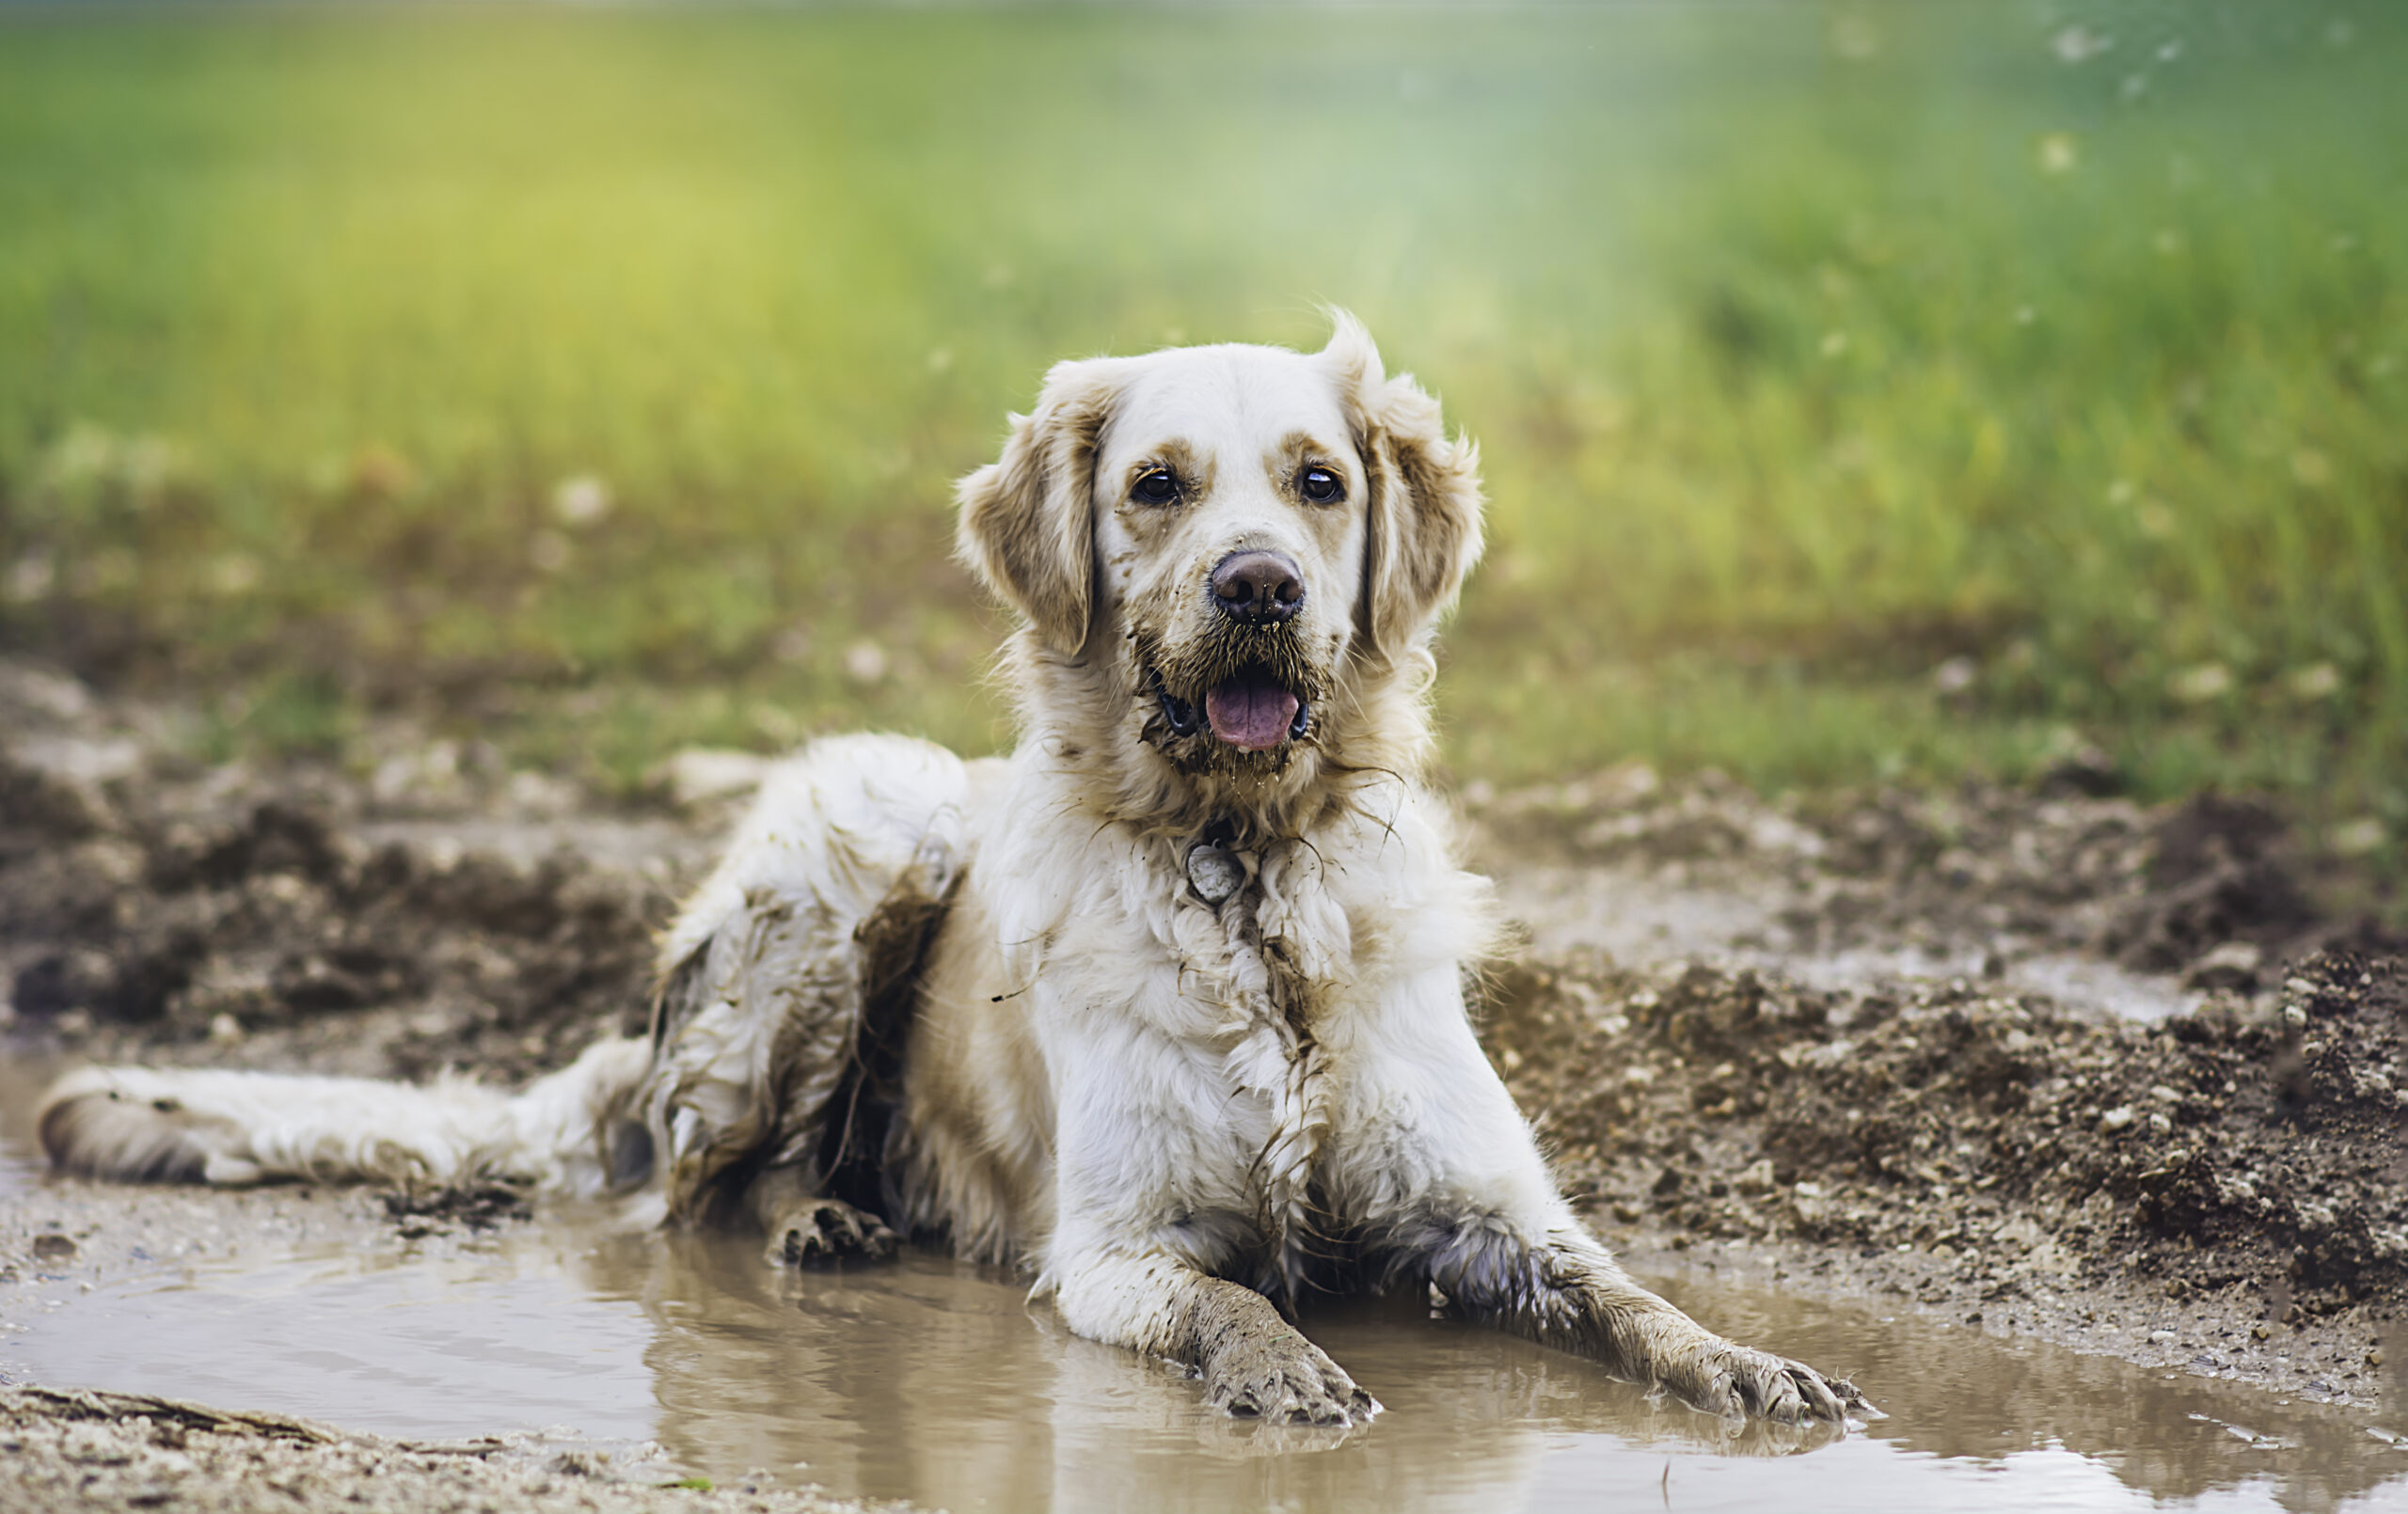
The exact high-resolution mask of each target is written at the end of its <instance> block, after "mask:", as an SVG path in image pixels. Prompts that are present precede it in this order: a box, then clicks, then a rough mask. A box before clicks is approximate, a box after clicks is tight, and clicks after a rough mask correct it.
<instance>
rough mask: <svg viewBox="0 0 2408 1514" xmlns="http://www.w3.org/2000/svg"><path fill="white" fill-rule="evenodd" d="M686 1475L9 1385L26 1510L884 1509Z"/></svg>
mask: <svg viewBox="0 0 2408 1514" xmlns="http://www.w3.org/2000/svg"><path fill="white" fill-rule="evenodd" d="M652 1470H654V1471H655V1472H658V1471H661V1470H664V1469H658V1468H655V1469H652ZM684 1481H686V1479H680V1478H676V1477H674V1476H673V1475H672V1476H663V1477H655V1478H654V1479H652V1480H649V1481H640V1480H633V1479H630V1478H628V1477H626V1476H625V1475H623V1469H622V1468H620V1467H619V1466H617V1465H615V1464H614V1463H613V1462H612V1461H611V1460H610V1459H608V1458H606V1457H600V1456H596V1455H594V1453H591V1452H588V1451H584V1450H580V1449H578V1448H577V1447H574V1446H567V1447H562V1446H559V1445H556V1444H551V1443H547V1442H546V1441H545V1440H544V1439H543V1438H541V1437H536V1436H526V1435H516V1436H510V1435H499V1436H480V1437H475V1438H471V1439H468V1440H465V1441H459V1442H453V1443H426V1442H407V1441H387V1440H381V1439H378V1438H376V1437H373V1436H366V1435H356V1434H349V1433H346V1432H344V1431H341V1430H338V1429H335V1428H333V1427H329V1426H325V1425H319V1424H315V1423H312V1422H311V1421H309V1420H302V1419H293V1418H288V1417H286V1416H283V1415H279V1414H262V1413H256V1412H230V1411H223V1410H215V1409H211V1408H208V1407H206V1406H204V1405H199V1404H190V1403H184V1402H182V1401H180V1400H177V1399H172V1398H161V1397H157V1396H152V1395H148V1394H127V1393H100V1392H95V1391H92V1390H90V1389H70V1390H61V1389H53V1388H0V1503H6V1504H7V1506H8V1507H9V1508H11V1509H17V1510H22V1511H24V1514H49V1511H51V1510H67V1509H90V1508H176V1509H191V1510H196V1511H216V1510H237V1509H256V1508H259V1507H260V1506H261V1504H262V1501H263V1499H266V1498H269V1497H271V1496H272V1497H273V1499H274V1500H275V1501H276V1502H277V1503H278V1504H289V1505H290V1506H294V1507H301V1508H320V1507H332V1506H338V1505H340V1506H344V1507H348V1508H357V1509H364V1510H370V1511H374V1514H382V1511H386V1510H391V1511H393V1514H420V1511H425V1510H443V1511H450V1510H460V1511H464V1514H465V1511H469V1510H489V1509H495V1508H503V1507H507V1508H512V1509H525V1510H530V1511H541V1514H548V1511H551V1510H564V1511H565V1510H574V1511H578V1514H654V1511H659V1514H670V1511H673V1510H686V1509H703V1508H708V1509H713V1510H731V1509H740V1510H748V1511H750V1510H760V1511H762V1514H839V1511H851V1510H860V1509H866V1508H870V1507H873V1506H871V1505H864V1504H860V1503H855V1502H852V1501H849V1500H840V1499H834V1498H830V1497H828V1496H826V1495H824V1494H820V1493H816V1492H812V1491H808V1490H793V1489H783V1488H777V1487H774V1486H768V1485H763V1484H755V1485H753V1486H745V1485H743V1484H737V1485H734V1486H730V1487H725V1488H716V1489H715V1488H714V1487H713V1486H712V1485H710V1484H709V1483H708V1482H707V1481H705V1480H699V1479H698V1480H694V1484H693V1486H679V1485H678V1484H680V1483H681V1482H684Z"/></svg>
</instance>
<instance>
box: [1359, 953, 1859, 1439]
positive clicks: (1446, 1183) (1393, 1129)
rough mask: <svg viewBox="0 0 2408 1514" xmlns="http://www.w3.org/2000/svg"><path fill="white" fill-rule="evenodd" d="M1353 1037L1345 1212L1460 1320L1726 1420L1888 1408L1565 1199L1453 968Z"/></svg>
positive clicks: (1794, 1420)
mask: <svg viewBox="0 0 2408 1514" xmlns="http://www.w3.org/2000/svg"><path fill="white" fill-rule="evenodd" d="M1350 1030H1351V1031H1352V1035H1353V1039H1352V1040H1351V1042H1350V1043H1347V1044H1344V1045H1342V1046H1339V1047H1338V1048H1337V1050H1340V1051H1343V1052H1345V1053H1346V1054H1347V1074H1348V1076H1347V1079H1346V1081H1345V1084H1344V1093H1343V1098H1342V1102H1341V1105H1340V1107H1339V1111H1338V1117H1337V1119H1336V1120H1335V1121H1334V1122H1333V1128H1334V1129H1335V1130H1336V1131H1338V1132H1340V1134H1339V1138H1338V1139H1337V1140H1336V1142H1335V1143H1334V1145H1333V1149H1332V1150H1331V1151H1330V1153H1329V1155H1328V1157H1327V1158H1326V1166H1325V1169H1324V1173H1323V1176H1324V1180H1325V1182H1326V1183H1327V1185H1328V1188H1329V1191H1330V1193H1331V1196H1332V1198H1333V1201H1334V1202H1335V1204H1336V1206H1337V1207H1338V1208H1339V1212H1340V1213H1341V1214H1342V1215H1344V1216H1345V1217H1346V1218H1347V1219H1348V1220H1350V1221H1352V1222H1355V1223H1356V1224H1359V1225H1361V1226H1363V1227H1365V1228H1366V1229H1368V1230H1370V1232H1372V1233H1374V1234H1375V1235H1378V1236H1380V1237H1382V1239H1381V1240H1380V1241H1379V1242H1378V1244H1379V1245H1380V1246H1381V1247H1383V1249H1385V1250H1386V1253H1387V1254H1388V1258H1389V1260H1388V1268H1389V1272H1390V1275H1391V1276H1392V1277H1394V1278H1395V1279H1397V1280H1398V1281H1404V1280H1406V1279H1408V1278H1412V1279H1427V1280H1428V1281H1429V1282H1430V1283H1432V1284H1434V1285H1436V1286H1437V1287H1438V1289H1439V1290H1440V1291H1441V1292H1443V1293H1445V1294H1446V1296H1447V1299H1448V1301H1449V1303H1450V1305H1451V1306H1453V1307H1454V1308H1455V1309H1456V1310H1458V1311H1460V1312H1462V1313H1465V1314H1467V1315H1470V1316H1473V1317H1478V1318H1482V1319H1486V1320H1489V1321H1491V1322H1493V1323H1495V1324H1497V1325H1498V1326H1501V1327H1503V1328H1505V1329H1508V1330H1512V1331H1513V1332H1515V1333H1518V1334H1522V1335H1526V1336H1528V1337H1529V1338H1530V1339H1532V1340H1535V1341H1539V1342H1541V1343H1543V1344H1545V1345H1548V1346H1554V1347H1559V1348H1562V1349H1564V1350H1568V1351H1573V1352H1576V1353H1578V1354H1579V1355H1582V1356H1586V1357H1589V1358H1591V1359H1592V1360H1594V1361H1596V1362H1599V1363H1601V1364H1604V1365H1605V1366H1606V1367H1607V1368H1608V1370H1609V1371H1612V1372H1614V1373H1616V1374H1618V1375H1620V1376H1622V1377H1624V1378H1627V1379H1630V1380H1633V1381H1637V1382H1644V1383H1650V1384H1653V1385H1656V1386H1660V1387H1662V1388H1664V1389H1666V1390H1667V1391H1669V1392H1671V1393H1672V1394H1674V1395H1676V1396H1679V1397H1680V1398H1681V1399H1683V1400H1684V1401H1686V1402H1687V1403H1689V1404H1691V1405H1693V1406H1694V1407H1696V1408H1699V1409H1703V1410H1705V1411H1709V1412H1712V1413H1718V1414H1733V1415H1739V1414H1745V1415H1754V1416H1759V1417H1762V1418H1766V1419H1770V1420H1774V1421H1777V1422H1783V1423H1790V1424H1802V1423H1807V1422H1810V1421H1813V1422H1837V1421H1839V1420H1841V1419H1843V1418H1844V1417H1845V1416H1846V1413H1848V1412H1849V1411H1856V1412H1860V1413H1865V1414H1872V1413H1874V1412H1875V1411H1874V1410H1873V1408H1872V1406H1871V1405H1870V1404H1867V1403H1866V1402H1865V1401H1864V1398H1863V1396H1861V1395H1860V1394H1859V1393H1858V1392H1857V1391H1856V1389H1855V1388H1854V1387H1853V1386H1852V1385H1850V1384H1849V1383H1847V1382H1846V1381H1843V1380H1836V1379H1832V1378H1829V1377H1826V1376H1825V1375H1823V1374H1822V1373H1819V1372H1816V1371H1815V1370H1814V1368H1812V1367H1809V1366H1806V1365H1804V1364H1800V1363H1797V1362H1792V1361H1789V1360H1787V1359H1785V1358H1783V1357H1779V1356H1774V1355H1772V1354H1770V1353H1768V1352H1765V1351H1759V1350H1752V1349H1751V1348H1747V1347H1743V1346H1738V1345H1735V1344H1734V1343H1733V1342H1730V1341H1727V1340H1724V1339H1723V1338H1722V1337H1721V1336H1719V1335H1717V1334H1715V1333H1713V1332H1711V1331H1709V1330H1707V1329H1705V1328H1704V1327H1703V1326H1702V1325H1700V1324H1698V1323H1697V1322H1696V1321H1695V1320H1693V1319H1691V1318H1689V1317H1688V1316H1687V1315H1685V1314H1683V1313H1681V1311H1680V1310H1678V1309H1676V1308H1674V1307H1672V1305H1671V1304H1670V1303H1667V1302H1666V1301H1663V1300H1662V1299H1659V1298H1657V1297H1656V1295H1654V1294H1652V1293H1650V1292H1648V1291H1647V1290H1646V1289H1645V1288H1642V1287H1640V1285H1638V1284H1637V1283H1634V1282H1633V1281H1631V1279H1630V1277H1629V1275H1628V1274H1627V1273H1625V1272H1624V1271H1623V1270H1622V1269H1621V1267H1620V1266H1618V1265H1616V1263H1615V1261H1614V1259H1613V1255H1612V1254H1611V1253H1610V1252H1608V1251H1607V1250H1606V1248H1605V1246H1604V1245H1603V1244H1602V1243H1600V1242H1599V1241H1598V1240H1597V1238H1595V1237H1594V1236H1592V1235H1591V1234H1590V1233H1589V1231H1588V1229H1587V1228H1586V1227H1585V1226H1583V1225H1582V1224H1581V1223H1580V1222H1579V1221H1578V1220H1577V1219H1576V1218H1575V1217H1574V1215H1573V1213H1572V1208H1571V1206H1570V1205H1568V1204H1566V1203H1565V1202H1564V1200H1563V1197H1562V1195H1561V1194H1560V1192H1559V1191H1557V1189H1556V1186H1555V1180H1554V1178H1553V1176H1552V1175H1550V1174H1549V1173H1548V1172H1547V1169H1546V1162H1545V1159H1544V1158H1543V1157H1541V1156H1540V1154H1539V1148H1538V1143H1537V1141H1536V1139H1535V1138H1534V1137H1533V1136H1532V1135H1531V1133H1530V1128H1529V1123H1528V1122H1527V1121H1525V1120H1524V1119H1523V1118H1522V1116H1521V1112H1519V1111H1517V1110H1516V1109H1514V1107H1513V1096H1512V1095H1511V1094H1509V1093H1507V1092H1506V1089H1505V1085H1504V1083H1503V1082H1502V1081H1500V1080H1498V1079H1497V1073H1496V1071H1495V1070H1494V1069H1493V1068H1491V1067H1490V1066H1489V1065H1488V1059H1487V1058H1486V1056H1484V1055H1483V1054H1482V1053H1481V1049H1480V1046H1479V1043H1478V1042H1477V1041H1476V1040H1475V1039H1474V1038H1473V1036H1472V1033H1471V1026H1470V1023H1469V1021H1468V1020H1467V1019H1466V1018H1465V1014H1464V1006H1463V994H1462V988H1461V986H1460V980H1459V979H1458V978H1457V977H1456V976H1455V974H1454V971H1453V970H1452V968H1451V967H1449V968H1448V969H1446V970H1440V971H1432V972H1428V973H1424V974H1422V975H1420V976H1418V977H1417V978H1414V979H1412V980H1410V981H1408V982H1406V983H1404V984H1402V985H1401V986H1400V987H1399V989H1398V991H1397V992H1396V993H1395V994H1394V995H1393V996H1391V997H1390V998H1389V999H1387V1000H1386V1001H1384V1002H1382V1003H1381V1004H1379V1005H1378V1006H1377V1008H1376V1010H1375V1012H1374V1013H1373V1014H1371V1015H1370V1016H1367V1017H1364V1020H1363V1021H1362V1022H1361V1024H1360V1025H1359V1026H1358V1027H1350Z"/></svg>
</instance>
